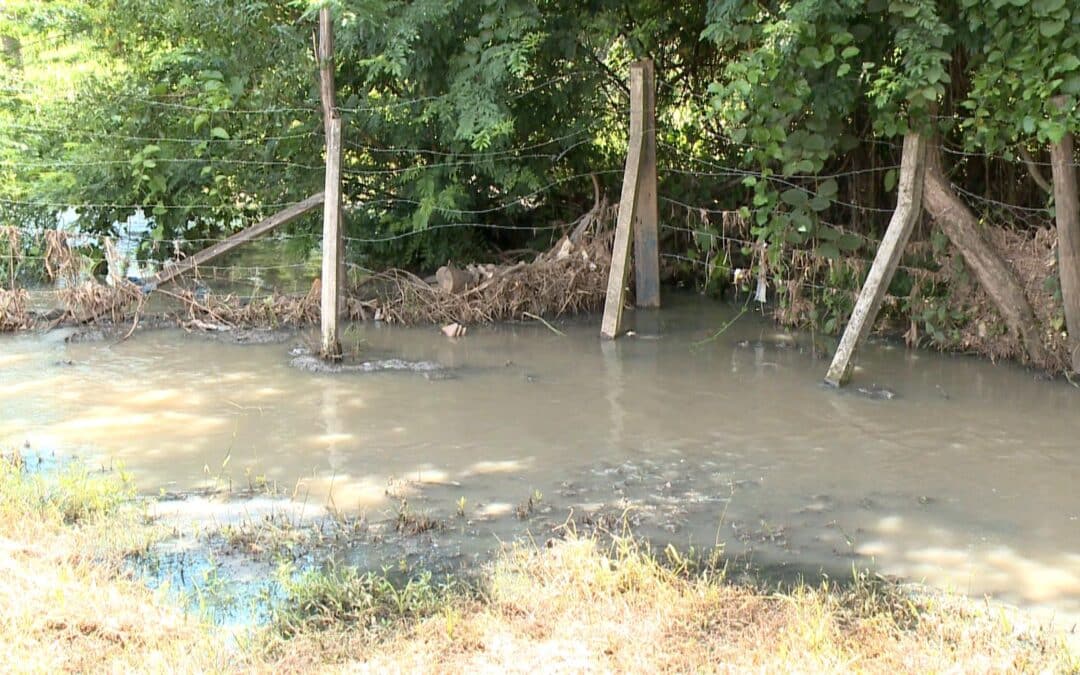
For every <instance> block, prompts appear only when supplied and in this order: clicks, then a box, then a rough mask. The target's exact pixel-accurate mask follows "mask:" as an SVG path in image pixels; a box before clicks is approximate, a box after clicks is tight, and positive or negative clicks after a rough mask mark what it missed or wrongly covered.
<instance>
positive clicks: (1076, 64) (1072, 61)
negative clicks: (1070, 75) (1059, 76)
mask: <svg viewBox="0 0 1080 675" xmlns="http://www.w3.org/2000/svg"><path fill="white" fill-rule="evenodd" d="M1077 68H1080V57H1078V56H1077V55H1076V54H1062V55H1061V58H1060V59H1058V70H1059V71H1061V72H1065V73H1067V72H1070V71H1073V70H1076V69H1077Z"/></svg>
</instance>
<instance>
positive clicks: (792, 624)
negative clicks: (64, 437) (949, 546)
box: [0, 459, 1080, 673]
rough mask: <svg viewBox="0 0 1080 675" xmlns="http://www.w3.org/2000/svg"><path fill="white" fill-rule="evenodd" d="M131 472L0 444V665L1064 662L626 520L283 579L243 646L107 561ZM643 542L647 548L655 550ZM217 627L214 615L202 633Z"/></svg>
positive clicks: (986, 616) (1049, 643)
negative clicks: (462, 559) (31, 471)
mask: <svg viewBox="0 0 1080 675" xmlns="http://www.w3.org/2000/svg"><path fill="white" fill-rule="evenodd" d="M130 494H131V492H130V484H129V483H127V482H126V481H125V480H124V479H123V478H122V477H121V478H120V479H117V478H110V477H107V476H100V475H90V474H87V473H85V472H79V471H65V472H61V473H60V474H59V475H58V476H57V477H53V478H49V479H44V478H36V477H33V476H28V475H27V474H26V472H25V469H24V468H22V467H21V466H20V462H18V461H17V460H11V459H8V460H5V461H0V516H2V518H0V607H2V608H3V611H2V612H0V642H2V644H3V649H0V670H2V671H3V672H56V671H72V672H74V671H79V672H87V671H94V672H98V671H106V672H132V671H139V672H144V671H151V672H197V671H200V672H201V671H230V672H232V671H236V672H249V671H253V672H315V671H323V672H343V671H344V672H349V671H365V672H492V673H494V672H500V673H501V672H560V673H561V672H792V671H798V672H808V673H819V672H871V673H893V672H958V673H969V672H970V673H985V672H1077V668H1078V667H1080V662H1077V661H1076V660H1075V659H1074V658H1073V657H1072V656H1071V654H1070V653H1069V652H1068V650H1067V649H1066V647H1065V646H1064V643H1063V642H1062V641H1061V639H1060V635H1059V634H1058V633H1055V632H1054V631H1053V630H1051V629H1050V628H1048V627H1044V626H1040V625H1036V624H1034V623H1033V622H1032V621H1031V620H1030V619H1028V618H1026V617H1025V615H1023V614H1021V613H1019V612H1005V611H1003V610H1000V609H993V608H991V607H989V606H984V605H981V604H977V603H972V602H970V601H967V600H964V599H961V598H951V597H943V596H937V595H925V594H923V595H916V594H914V593H913V592H910V591H908V590H906V589H904V588H902V587H899V586H897V585H895V584H891V583H888V582H883V581H880V580H876V579H873V578H870V577H868V576H861V577H859V578H856V579H855V580H853V583H852V584H850V585H848V586H847V587H844V588H836V587H832V588H826V587H820V588H810V587H801V588H797V589H795V590H793V591H788V592H769V591H763V590H761V589H754V588H748V587H744V586H737V585H734V584H731V583H729V582H728V581H726V580H725V578H724V576H723V573H722V571H718V570H717V568H715V567H714V566H710V565H699V564H695V563H693V562H690V561H687V560H686V559H685V558H682V557H680V555H679V554H678V553H676V552H675V551H674V550H671V549H669V550H667V551H665V552H664V553H663V555H661V556H655V555H654V554H653V553H652V552H651V551H649V550H648V548H646V547H645V545H644V544H641V543H640V542H637V541H635V540H634V539H632V538H630V537H616V538H614V539H613V540H612V539H606V540H603V541H607V542H609V543H601V541H602V540H600V539H598V538H595V537H581V536H577V535H574V534H573V533H571V534H569V535H568V536H566V537H565V539H564V540H561V541H558V542H553V543H552V544H550V545H549V546H548V547H546V548H542V549H541V548H537V547H536V546H531V545H519V546H516V547H514V548H511V549H508V550H507V551H505V552H504V553H502V554H501V555H500V556H499V557H498V558H497V560H496V561H495V563H494V564H493V565H492V566H491V567H490V568H487V569H485V570H484V572H483V575H482V579H481V581H480V583H479V585H478V586H474V587H467V586H464V585H462V584H461V583H455V582H452V581H451V582H449V583H445V584H444V583H436V582H434V581H433V580H432V579H431V577H430V576H425V575H420V576H418V577H414V578H413V579H412V580H411V581H408V582H394V581H391V580H390V579H388V578H386V577H384V576H381V575H377V574H360V573H358V572H357V571H356V570H355V569H353V568H348V567H337V568H331V569H330V570H328V571H322V572H320V571H309V572H305V573H303V574H296V571H295V570H286V573H285V574H284V576H283V577H282V588H283V591H284V593H285V596H286V597H285V599H284V600H283V601H282V602H281V604H280V605H279V606H278V607H277V608H276V611H275V617H276V620H275V622H274V623H273V624H272V625H271V626H270V627H268V628H266V629H264V630H263V631H262V633H261V634H260V636H259V637H258V639H256V640H254V641H253V642H252V643H251V644H249V645H247V647H246V649H245V650H244V651H240V650H237V649H236V648H235V647H234V648H232V649H230V648H229V647H228V646H226V644H225V642H224V639H222V638H221V637H219V635H215V634H214V631H213V630H212V628H211V627H209V626H207V625H206V624H203V623H199V622H198V621H196V620H194V619H191V618H187V617H185V616H183V615H182V614H181V613H180V612H179V611H178V610H177V609H175V608H172V607H170V606H168V605H166V604H165V603H164V602H163V601H162V600H161V599H160V598H159V597H158V596H155V595H154V594H152V593H151V592H149V591H148V590H147V589H146V588H145V587H143V586H141V585H140V584H139V583H137V582H135V581H132V580H130V579H128V578H127V577H126V576H125V575H124V574H122V573H121V566H120V560H121V559H122V556H123V555H125V554H128V553H130V552H131V551H133V550H141V549H145V548H146V547H147V546H148V545H149V542H151V541H153V538H154V536H155V534H154V533H153V532H152V531H151V530H150V528H149V527H148V526H147V525H145V524H144V522H143V520H142V512H141V511H140V510H139V509H138V508H136V507H134V506H133V504H132V502H131V501H130V500H129V497H130ZM658 558H659V559H658ZM218 633H219V634H220V631H218Z"/></svg>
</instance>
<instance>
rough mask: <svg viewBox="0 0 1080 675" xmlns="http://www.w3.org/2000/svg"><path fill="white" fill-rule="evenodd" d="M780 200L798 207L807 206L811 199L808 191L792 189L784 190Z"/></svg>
mask: <svg viewBox="0 0 1080 675" xmlns="http://www.w3.org/2000/svg"><path fill="white" fill-rule="evenodd" d="M780 199H781V200H782V201H783V202H784V203H785V204H790V205H791V206H797V207H798V206H805V205H806V203H807V202H808V201H810V197H809V195H807V194H806V191H805V190H800V189H799V188H790V189H788V190H784V191H783V192H781V193H780Z"/></svg>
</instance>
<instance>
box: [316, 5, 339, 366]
mask: <svg viewBox="0 0 1080 675" xmlns="http://www.w3.org/2000/svg"><path fill="white" fill-rule="evenodd" d="M319 93H320V95H321V97H322V104H323V127H324V129H325V131H326V183H325V189H324V193H325V195H326V201H325V203H324V205H323V242H322V297H321V312H320V313H321V315H322V351H321V356H322V357H323V358H324V359H330V360H336V359H340V358H341V340H340V339H339V337H338V318H339V315H340V312H341V283H342V274H341V271H342V267H343V265H342V263H343V260H344V257H343V256H342V249H343V248H344V246H343V244H344V241H343V238H342V232H341V202H342V200H341V152H342V130H341V115H340V114H339V113H338V110H337V104H336V102H335V99H336V96H335V93H334V26H333V17H332V16H331V14H330V8H329V7H323V8H322V9H320V10H319Z"/></svg>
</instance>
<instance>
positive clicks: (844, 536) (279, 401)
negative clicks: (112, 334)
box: [0, 298, 1080, 616]
mask: <svg viewBox="0 0 1080 675" xmlns="http://www.w3.org/2000/svg"><path fill="white" fill-rule="evenodd" d="M732 316H733V312H732V310H731V309H730V308H727V307H725V306H721V305H717V304H713V303H709V302H704V301H699V300H697V299H692V298H673V299H672V303H671V306H670V307H669V308H668V309H665V310H664V311H662V312H660V313H658V314H651V315H642V316H639V317H636V318H634V319H632V320H633V321H636V322H637V334H636V336H634V337H629V338H627V339H623V340H620V341H618V342H617V343H614V344H612V343H603V342H601V341H600V340H599V339H598V338H597V337H596V334H597V326H596V325H595V324H596V322H595V321H582V322H580V323H568V324H560V327H561V328H562V329H563V330H564V331H565V332H566V335H565V336H559V335H556V334H554V333H553V332H551V331H549V330H548V329H546V328H544V327H543V326H539V325H528V326H524V325H518V326H504V327H495V328H475V329H473V330H471V331H470V332H469V334H468V336H467V337H465V338H463V339H459V340H456V341H452V340H448V339H446V338H444V337H442V336H441V335H440V334H439V333H438V332H437V331H435V330H432V329H401V328H391V327H385V326H376V325H365V326H361V327H356V328H354V329H352V332H351V333H350V334H349V341H350V344H351V345H352V346H358V347H359V348H360V349H361V350H362V352H363V354H364V355H365V357H368V358H377V357H400V358H404V359H412V360H418V361H419V360H424V361H434V362H437V363H439V364H442V365H443V366H445V367H446V368H447V371H446V373H445V374H446V375H448V376H447V377H431V376H430V374H429V375H428V376H424V375H422V374H411V373H400V372H394V373H368V374H364V373H349V374H343V375H337V376H329V375H317V374H311V373H307V372H303V371H300V370H296V369H294V368H291V367H290V366H289V360H290V359H289V355H288V353H289V350H290V348H292V347H295V346H296V345H299V344H303V343H304V342H305V340H306V339H309V338H310V336H307V335H296V336H286V338H285V340H284V341H283V342H277V343H274V344H260V345H251V344H247V345H236V344H229V343H228V342H227V341H221V340H209V339H207V338H205V337H199V336H189V335H185V334H183V333H181V332H176V331H160V332H145V333H140V334H138V335H136V336H135V337H134V338H132V339H130V340H128V341H126V342H123V343H120V344H115V343H113V342H108V341H104V342H74V343H69V342H65V340H64V334H62V333H59V332H55V333H50V334H47V335H37V336H21V337H5V338H3V339H2V340H0V410H2V415H0V447H11V446H13V445H16V444H18V445H20V446H21V445H23V444H24V443H29V445H30V446H31V447H32V448H34V449H36V450H37V451H38V452H45V453H52V452H56V453H60V454H63V455H67V454H75V455H78V456H80V457H83V458H85V459H86V460H88V461H90V462H93V463H95V464H97V463H100V464H103V465H114V464H117V463H122V464H123V465H124V466H125V467H126V468H127V469H129V470H131V471H133V472H134V473H135V475H136V477H137V481H138V483H139V485H140V486H142V487H143V488H144V489H145V490H146V491H147V492H148V493H150V494H157V493H158V492H159V491H160V490H165V491H183V490H189V489H192V488H199V487H214V486H217V487H222V486H226V485H229V484H231V485H232V486H234V487H246V486H248V485H259V484H261V483H262V481H263V479H265V480H266V481H268V483H269V484H270V485H277V486H278V487H279V488H281V489H282V490H283V491H284V492H286V493H287V494H290V495H293V499H294V500H295V502H296V503H299V504H301V505H304V504H311V505H313V507H314V506H316V505H317V506H322V505H325V504H332V505H333V506H335V507H336V508H338V509H342V510H354V511H362V512H364V513H366V514H367V515H368V517H369V518H370V519H372V520H378V519H380V518H381V519H392V518H393V517H394V515H395V513H396V511H397V509H400V508H401V504H400V502H401V499H403V498H404V499H406V500H408V502H409V507H408V508H409V509H410V510H412V512H414V513H416V512H419V513H424V514H430V515H431V516H432V517H433V518H435V519H436V520H438V521H440V522H442V523H443V524H444V525H445V529H443V530H441V531H438V532H434V533H427V534H425V535H422V536H420V537H417V538H416V541H415V542H414V543H413V544H412V547H413V550H412V551H411V553H416V549H419V548H424V547H428V548H429V549H430V548H438V549H440V550H446V551H450V552H451V555H453V556H458V557H459V558H460V559H462V560H468V559H470V558H469V556H475V555H477V554H478V553H480V552H483V551H487V550H490V549H492V548H494V547H495V546H496V545H497V542H498V540H499V539H506V538H508V537H512V536H514V535H515V534H520V533H522V532H524V531H525V530H526V529H527V530H529V531H530V532H532V533H533V534H534V535H538V536H540V537H542V536H544V535H545V533H547V532H548V531H550V529H551V528H552V527H554V526H556V525H558V524H559V523H562V522H564V521H566V520H567V518H568V516H569V515H570V514H572V517H573V518H575V519H577V520H579V521H581V520H584V521H585V522H588V521H590V520H593V521H595V520H599V519H602V518H603V517H604V514H608V515H609V516H610V515H611V514H614V515H619V514H624V513H625V514H626V515H627V517H628V519H629V520H630V521H631V522H632V523H634V524H635V527H636V528H637V529H638V531H639V532H642V533H644V534H647V535H650V536H653V537H656V538H658V539H659V540H661V541H670V542H675V543H679V544H682V545H687V544H693V545H695V546H698V547H708V546H712V545H713V544H714V543H716V542H720V543H723V544H724V545H725V546H726V547H727V550H728V551H729V552H731V553H732V554H735V555H738V556H740V558H741V559H742V560H750V561H752V562H753V563H754V564H755V565H760V566H763V567H767V568H773V569H779V570H798V571H807V572H811V573H813V572H819V571H826V572H828V573H830V574H833V575H847V574H849V573H850V569H851V565H852V563H853V562H855V563H856V564H860V565H862V564H866V565H872V566H874V567H876V568H877V569H879V570H880V571H882V572H884V573H887V574H895V575H900V576H903V577H906V578H909V579H913V580H922V581H926V582H929V583H931V584H934V585H938V586H941V587H944V588H948V589H952V590H956V591H960V592H964V593H970V594H973V595H982V594H992V595H994V596H996V597H998V598H1000V599H1002V600H1004V601H1007V602H1013V603H1017V604H1020V605H1024V606H1038V607H1045V608H1050V609H1052V610H1054V611H1056V612H1059V613H1063V614H1066V615H1069V616H1076V615H1080V496H1078V493H1077V490H1076V488H1075V484H1076V481H1077V479H1078V478H1080V415H1078V414H1077V412H1078V411H1080V392H1077V391H1076V390H1075V389H1073V388H1072V387H1070V386H1068V385H1067V384H1064V383H1047V382H1040V381H1037V379H1036V378H1035V377H1033V375H1032V374H1031V373H1028V372H1026V371H1024V370H1022V369H1020V368H1017V367H1013V366H993V365H990V364H988V363H984V362H981V361H978V360H975V359H968V358H962V357H947V356H940V355H933V354H928V353H912V352H908V351H905V350H904V349H902V348H897V347H890V346H888V345H882V344H877V345H871V346H870V347H868V348H867V349H866V350H865V352H864V354H863V356H862V360H861V370H860V372H858V373H857V374H856V384H862V385H869V384H878V385H882V386H885V387H888V388H889V389H890V390H892V391H895V392H896V394H897V396H896V398H894V399H892V400H876V399H873V398H869V397H866V396H860V395H858V394H851V393H836V392H834V391H830V390H827V389H824V388H823V387H822V386H821V385H820V384H819V383H820V381H821V377H822V374H823V373H824V371H825V368H826V366H827V362H826V361H824V360H822V358H821V357H820V355H815V353H814V349H813V345H812V342H811V339H810V337H809V336H806V335H780V334H777V331H776V329H775V328H774V327H773V326H772V325H771V324H769V323H768V322H765V321H762V320H759V319H756V318H753V317H744V318H743V319H741V320H739V321H738V322H736V323H735V324H734V325H732V326H731V327H730V328H729V329H728V330H727V331H725V332H724V333H723V334H721V335H720V336H718V337H716V338H715V339H712V340H710V341H706V342H701V341H702V340H705V339H706V338H709V337H710V336H711V335H712V334H714V333H715V332H716V330H717V329H718V328H719V327H721V326H723V325H724V324H725V323H726V322H727V321H728V319H730V318H731V317H732ZM530 497H532V498H533V504H532V505H531V507H530V505H529V498H530ZM462 498H464V514H465V515H464V516H463V517H459V516H458V515H457V513H456V512H457V510H458V506H457V503H458V501H459V500H460V499H462ZM519 516H523V518H519ZM377 550H378V545H377V544H371V545H370V548H369V549H367V550H359V551H356V552H355V555H356V556H357V557H358V558H361V559H363V558H365V557H368V558H375V557H377V555H376V554H377ZM405 553H409V551H406V552H405Z"/></svg>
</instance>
